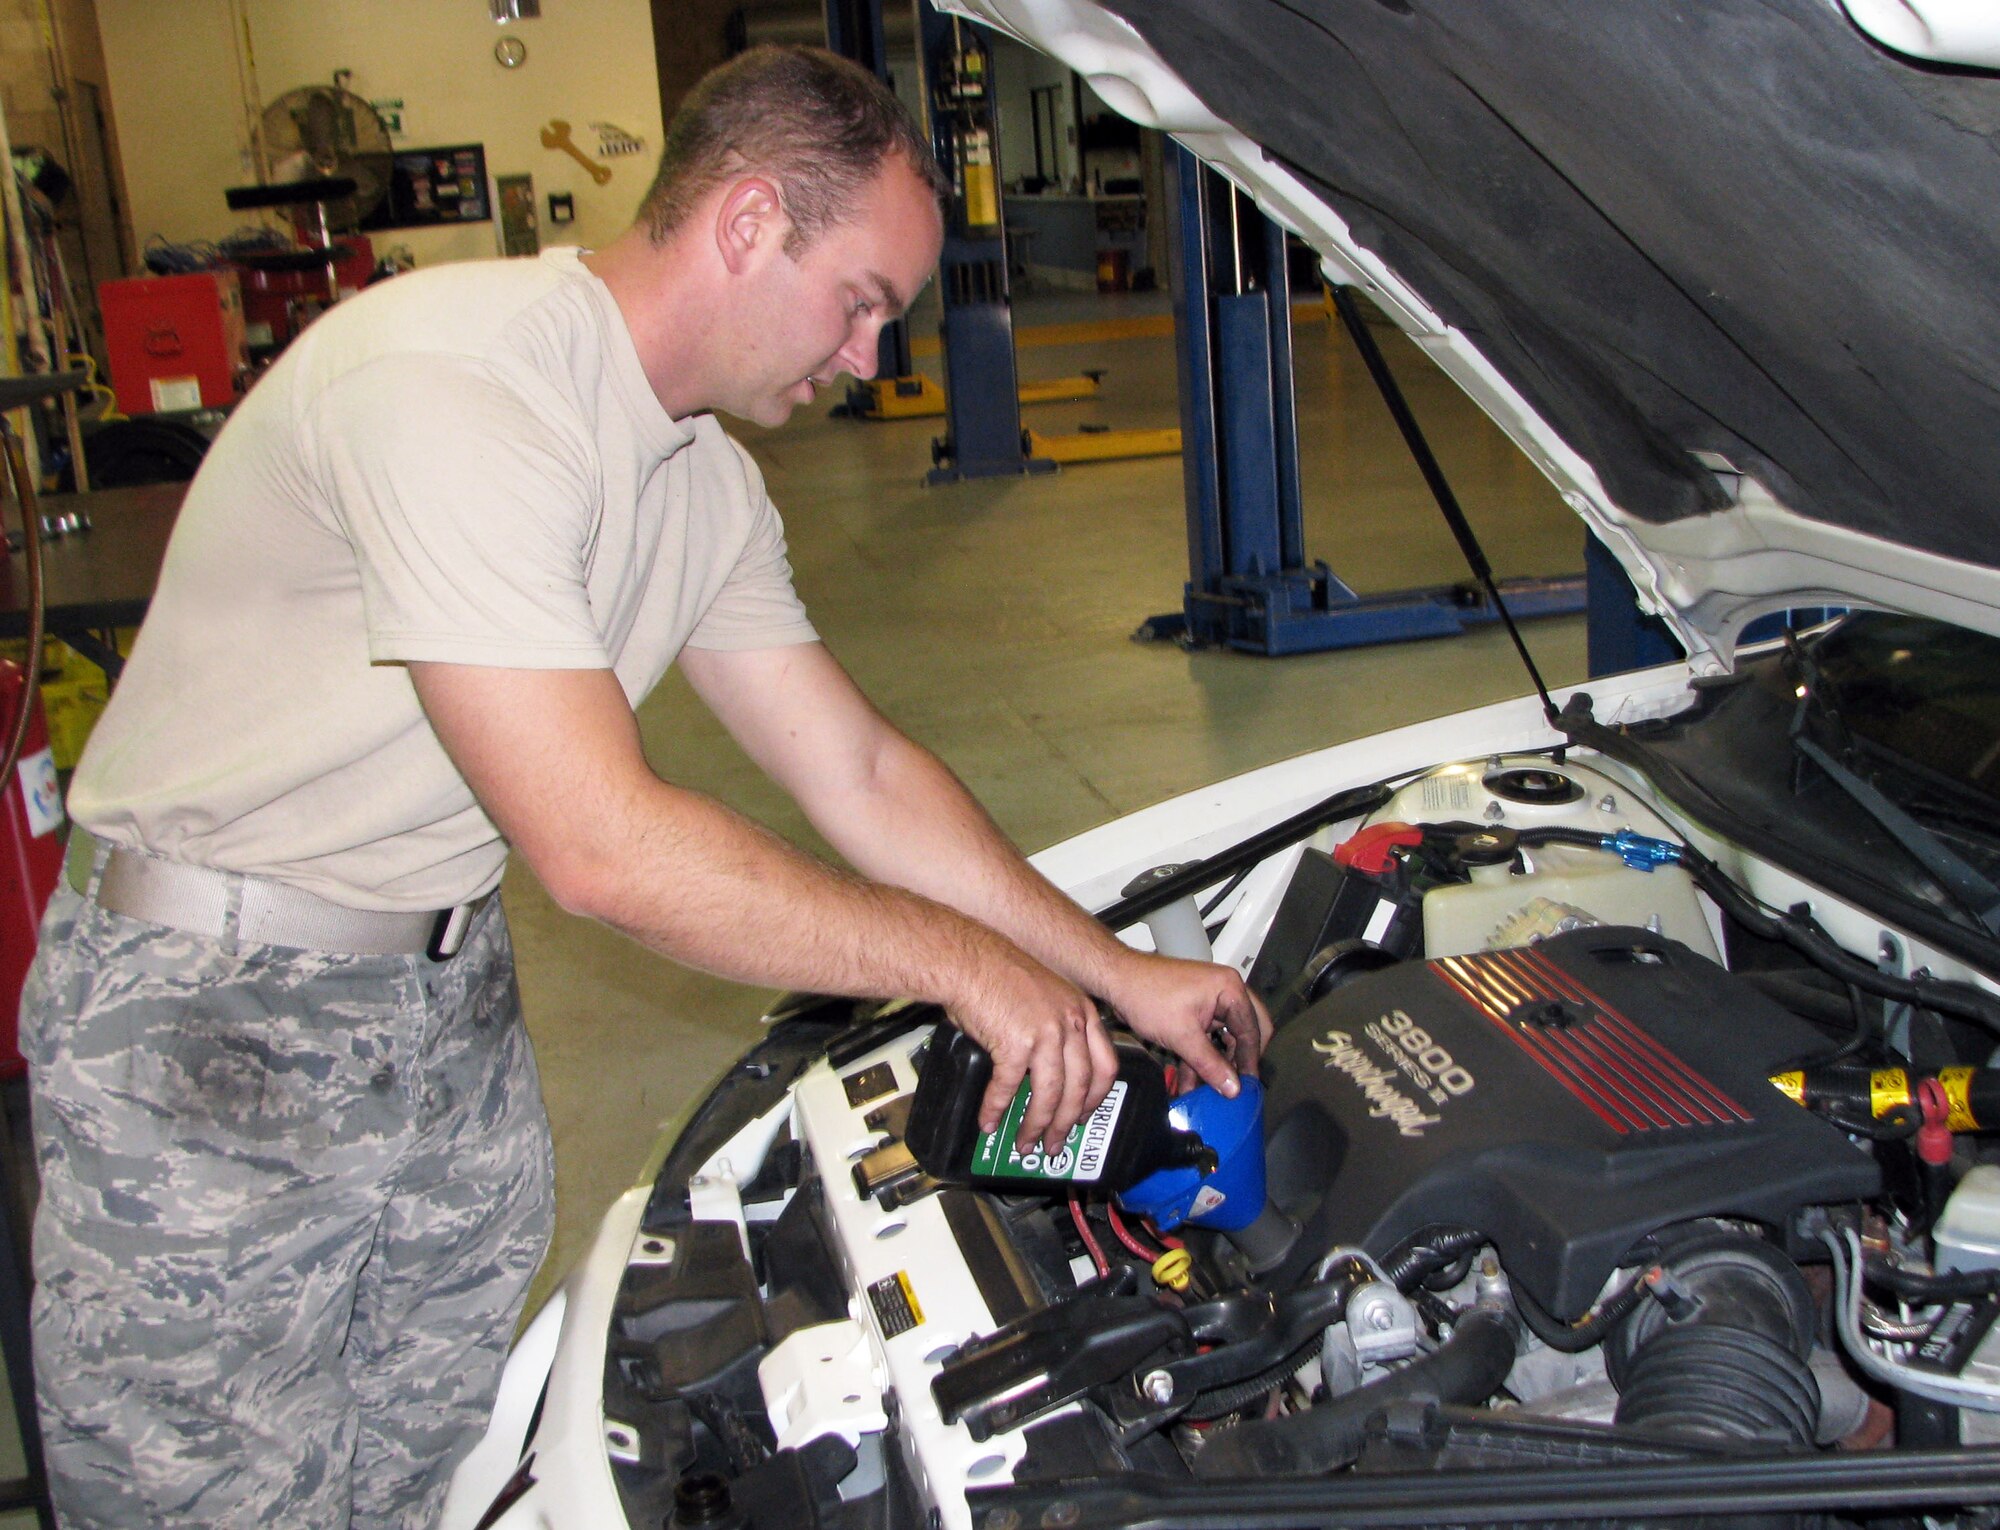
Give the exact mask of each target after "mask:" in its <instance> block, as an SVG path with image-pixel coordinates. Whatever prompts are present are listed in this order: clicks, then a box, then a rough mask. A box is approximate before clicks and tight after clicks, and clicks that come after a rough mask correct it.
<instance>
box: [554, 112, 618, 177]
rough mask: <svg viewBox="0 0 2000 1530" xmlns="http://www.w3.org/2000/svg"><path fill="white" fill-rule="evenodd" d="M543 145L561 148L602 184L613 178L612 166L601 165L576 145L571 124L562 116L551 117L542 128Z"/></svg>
mask: <svg viewBox="0 0 2000 1530" xmlns="http://www.w3.org/2000/svg"><path fill="white" fill-rule="evenodd" d="M542 147H543V148H545V149H561V150H562V151H563V153H565V154H567V155H568V156H569V157H570V158H571V159H573V160H575V161H576V162H577V163H578V164H579V165H581V166H583V168H584V169H586V170H588V171H589V172H590V178H591V179H592V180H593V181H595V182H597V184H598V185H600V186H602V185H603V184H604V183H605V182H606V181H608V180H610V179H611V167H610V166H609V165H600V164H599V163H598V162H597V161H596V160H594V159H592V158H591V157H590V156H589V155H587V154H585V153H584V152H583V150H581V149H579V148H578V147H577V146H576V140H575V139H573V138H571V137H570V136H569V124H568V123H567V122H564V121H563V120H562V118H560V117H555V118H551V119H550V121H549V125H548V126H547V127H545V128H543V129H542Z"/></svg>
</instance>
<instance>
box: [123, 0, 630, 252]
mask: <svg viewBox="0 0 2000 1530" xmlns="http://www.w3.org/2000/svg"><path fill="white" fill-rule="evenodd" d="M97 10H98V24H99V29H100V31H101V33H102V36H103V41H104V54H105V58H106V61H107V64H108V68H109V74H110V83H111V91H112V96H113V99H114V100H115V102H116V104H117V112H118V127H119V138H120V140H121V146H122V153H123V160H124V170H125V184H126V186H127V187H128V189H129V191H130V196H131V221H132V229H133V233H134V234H135V236H136V240H137V242H138V243H139V244H140V245H143V244H144V243H145V241H146V239H147V237H148V236H149V235H151V234H153V233H159V234H161V235H163V236H165V237H166V238H167V239H170V240H174V241H176V242H179V241H185V240H190V239H215V238H219V237H220V236H222V235H224V234H227V233H228V232H229V231H230V230H231V229H233V228H235V227H237V226H238V225H239V224H240V223H241V222H242V221H244V220H243V216H242V215H239V214H235V213H232V212H230V211H229V209H228V208H227V207H226V206H224V204H223V200H222V193H223V189H224V188H225V187H228V186H236V185H244V184H248V183H250V182H252V181H254V180H255V179H256V178H257V177H256V170H255V167H254V165H253V163H252V161H251V156H250V140H249V131H248V127H247V121H246V118H247V114H246V112H245V110H244V107H243V104H242V103H243V101H244V99H245V97H244V89H243V86H242V85H241V84H240V83H239V80H240V79H241V77H242V76H243V75H244V74H245V73H247V72H248V71H247V69H246V68H245V67H244V66H245V64H247V65H249V66H250V67H254V70H255V76H256V85H257V90H258V93H259V95H260V96H261V97H262V99H263V101H265V102H269V101H271V100H273V99H275V98H276V97H277V96H278V95H280V94H282V93H283V92H284V91H286V90H289V89H291V88H292V87H294V86H298V85H310V84H320V83H330V82H331V81H332V78H333V73H334V71H335V70H336V69H347V70H351V71H352V78H351V79H350V80H349V82H348V88H349V89H350V90H352V91H354V92H355V93H356V94H357V95H360V96H363V97H365V98H367V99H369V100H371V101H373V100H380V99H383V98H392V97H399V98H401V100H402V101H403V108H402V126H403V131H402V133H401V134H400V135H399V136H398V137H397V138H396V140H395V143H396V146H397V147H398V148H403V147H410V148H423V147H427V146H430V145H436V144H454V143H484V144H485V145H486V162H487V169H488V170H489V171H490V172H491V173H492V174H495V175H508V174H516V173H522V172H525V173H528V174H531V175H533V176H534V178H535V194H536V204H537V206H538V208H539V209H540V210H541V213H542V216H543V225H542V239H543V242H544V243H545V244H558V243H562V244H572V243H573V244H584V245H600V244H603V243H606V242H608V241H609V240H610V239H611V238H612V237H613V236H614V235H616V234H617V233H618V232H619V230H621V229H622V228H624V226H625V225H626V224H627V223H628V222H630V220H631V216H632V213H633V210H634V209H635V208H636V207H637V206H638V202H639V198H640V197H641V196H642V195H643V194H644V192H645V189H646V186H647V184H648V183H649V182H650V180H651V179H652V172H653V167H654V162H655V160H656V158H657V156H658V152H659V145H660V136H661V119H660V90H659V79H658V75H657V73H656V70H655V59H654V39H653V24H652V5H651V0H543V5H542V15H541V17H540V18H539V19H537V20H533V21H525V22H519V23H515V24H513V25H512V26H511V27H509V28H505V29H503V28H500V27H496V26H495V25H494V24H493V22H492V20H491V19H490V16H489V13H488V10H487V6H486V0H311V3H309V4H308V3H301V0H173V3H171V4H162V3H161V0H97ZM232 12H234V13H235V15H236V17H237V18H239V19H240V20H241V22H243V23H245V24H246V26H247V32H248V36H249V40H250V51H249V53H248V55H247V57H246V56H245V55H244V54H243V53H242V52H241V50H240V49H239V48H238V46H237V43H236V38H235V27H234V26H233V25H232ZM504 31H513V32H514V33H516V34H517V35H518V36H519V37H520V38H521V39H522V41H523V42H525V43H526V44H527V46H528V59H527V62H526V63H524V64H523V65H522V66H521V67H520V68H518V69H514V70H507V69H503V68H501V67H500V65H499V64H498V63H496V62H495V61H494V58H493V45H494V43H495V42H496V41H498V40H499V38H500V37H501V36H502V35H503V32H504ZM558 117H559V118H563V119H566V120H567V121H569V122H570V123H571V125H572V130H573V133H574V136H575V137H576V139H577V141H578V142H579V144H580V145H581V146H582V147H583V148H584V150H585V152H586V153H593V152H594V149H595V144H596V135H595V134H594V133H592V132H591V130H590V124H591V123H593V122H610V123H613V124H615V125H617V126H618V127H620V128H623V129H624V130H625V131H626V132H628V133H632V134H635V135H637V136H638V137H640V138H643V139H644V140H645V142H646V151H645V152H644V153H643V154H636V155H630V156H626V157H622V158H618V159H612V160H606V161H603V163H605V164H608V165H609V166H610V167H611V170H612V176H611V180H610V182H609V183H608V184H606V185H604V186H602V187H600V186H598V185H597V184H596V183H595V182H593V181H592V180H591V178H590V176H589V175H588V174H587V173H586V172H585V171H584V169H583V167H582V166H581V165H579V164H577V163H576V162H575V161H574V160H572V159H570V158H569V157H568V156H567V155H565V154H561V153H559V152H557V151H554V150H550V149H545V148H543V147H542V144H541V139H540V136H539V135H540V131H541V127H542V125H543V124H544V123H545V122H547V121H548V120H549V119H551V118H558ZM551 191H568V192H570V193H572V194H573V195H574V196H575V198H576V222H575V223H574V224H571V225H570V226H569V227H568V228H567V229H556V228H552V227H550V226H549V224H548V222H547V208H548V194H549V193H550V192H551ZM371 237H373V238H374V240H375V243H376V246H377V248H378V249H381V248H385V247H386V246H387V245H390V244H407V245H408V246H409V247H410V249H411V251H412V253H414V254H415V256H416V257H417V261H418V264H420V265H435V264H438V263H440V262H443V261H448V260H467V259H478V258H482V257H486V256H490V255H494V254H496V253H497V252H498V243H499V233H498V225H497V224H494V223H479V224H471V225H463V226H459V227H453V228H441V229H402V230H390V231H383V232H380V233H377V234H374V235H373V236H371Z"/></svg>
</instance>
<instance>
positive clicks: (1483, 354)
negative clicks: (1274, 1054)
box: [947, 0, 2000, 668]
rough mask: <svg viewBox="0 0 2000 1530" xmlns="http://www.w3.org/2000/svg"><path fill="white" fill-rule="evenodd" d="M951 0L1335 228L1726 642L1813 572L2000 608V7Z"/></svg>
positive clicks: (1863, 587)
mask: <svg viewBox="0 0 2000 1530" xmlns="http://www.w3.org/2000/svg"><path fill="white" fill-rule="evenodd" d="M947 4H948V6H949V8H950V9H952V10H955V11H958V12H960V13H961V14H963V15H966V16H968V17H971V18H973V19H975V20H979V21H983V22H987V23H989V24H992V25H994V26H997V27H999V28H1000V29H1001V30H1003V31H1005V32H1007V33H1009V34H1011V35H1013V36H1015V37H1018V38H1019V39H1021V40H1022V41H1024V42H1026V43H1028V44H1030V45H1031V46H1033V47H1036V48H1038V49H1040V50H1042V51H1044V52H1046V53H1049V54H1052V55H1054V56H1055V57H1057V58H1060V59H1062V60H1063V61H1064V62H1066V63H1067V64H1069V65H1070V66H1071V67H1072V68H1074V69H1076V70H1077V71H1078V72H1079V73H1080V74H1082V75H1083V76H1084V77H1085V78H1086V79H1088V80H1089V82H1090V84H1091V86H1092V88H1093V89H1095V90H1096V91H1097V92H1098V93H1099V94H1100V95H1101V96H1102V97H1103V98H1104V99H1105V100H1106V101H1107V102H1108V103H1110V104H1111V105H1112V106H1113V107H1114V108H1116V109H1117V110H1119V111H1120V112H1122V113H1124V114H1125V115H1127V116H1129V117H1131V118H1133V119H1134V120H1136V121H1138V122H1141V123H1143V124H1145V125H1147V126H1151V127H1157V128H1161V129H1164V130H1166V131H1167V132H1170V133H1171V134H1173V136H1174V137H1176V138H1177V139H1179V140H1180V141H1181V142H1182V143H1184V144H1186V145H1187V146H1188V148H1190V149H1191V150H1192V151H1193V152H1194V153H1196V154H1197V155H1199V156H1200V157H1201V158H1203V159H1204V160H1207V161H1208V162H1209V163H1211V164H1213V165H1215V166H1216V167H1217V168H1218V169H1220V170H1221V171H1222V172H1223V173H1224V174H1226V175H1228V176H1229V177H1230V178H1231V179H1233V180H1235V181H1237V182H1238V183H1239V184H1241V185H1242V186H1244V187H1245V188H1246V189H1247V190H1248V191H1250V192H1251V193H1252V194H1253V195H1254V196H1255V197H1256V199H1257V200H1258V202H1259V203H1260V204H1261V205H1262V206H1263V207H1264V208H1265V210H1266V211H1267V212H1269V213H1270V214H1271V216H1273V217H1274V218H1276V219H1277V220H1278V221H1279V222H1280V223H1283V224H1284V225H1286V226H1287V227H1289V228H1291V229H1293V230H1295V231H1296V232H1298V233H1299V234H1300V235H1302V236H1303V237H1304V238H1305V239H1306V240H1307V241H1308V242H1310V243H1311V244H1312V245H1313V246H1314V247H1315V248H1316V249H1317V250H1318V251H1319V252H1320V253H1321V255H1322V257H1323V259H1324V264H1325V269H1326V272H1327V274H1328V276H1329V277H1330V278H1331V279H1332V280H1335V281H1337V282H1342V283H1351V284H1353V285H1355V286H1358V287H1359V288H1361V290H1363V291H1364V292H1365V293H1367V294H1368V296H1369V297H1370V298H1371V299H1372V300H1373V301H1374V302H1375V303H1376V304H1377V305H1378V306H1379V307H1380V308H1381V309H1382V310H1383V311H1384V312H1385V313H1387V314H1388V315H1389V316H1390V317H1391V318H1392V319H1393V320H1394V321H1395V322H1396V323H1398V324H1399V325H1401V326H1402V328H1403V329H1405V330H1406V331H1407V332H1408V333H1409V334H1410V335H1411V336H1412V337H1413V338H1414V339H1415V340H1416V342H1417V343H1418V344H1419V345H1421V346H1422V347H1423V348H1424V350H1425V351H1426V352H1428V353H1429V354H1430V356H1431V357H1432V358H1433V359H1434V360H1435V361H1436V362H1437V364H1438V365H1439V366H1441V367H1442V368H1444V370H1445V371H1446V372H1448V373H1449V374H1451V375H1452V377H1454V378H1455V379H1456V380H1457V381H1458V382H1459V383H1460V385H1461V386H1463V387H1464V388H1465V389H1466V391H1467V392H1468V393H1470V394H1471V395H1472V397H1473V398H1474V399H1475V400H1477V401H1478V402H1479V403H1480V404H1481V406H1482V407H1484V408H1485V409H1486V410H1487V411H1488V412H1489V413H1490V414H1491V415H1492V416H1493V417H1494V418H1495V419H1496V420H1497V421H1498V422H1499V423H1500V424H1501V426H1502V427H1503V428H1504V429H1506V430H1507V431H1508V433H1509V434H1510V435H1512V436H1513V438H1514V439H1515V440H1516V441H1517V442H1518V443H1519V444H1520V446H1521V448H1522V449H1523V450H1524V451H1525V452H1526V453H1527V454H1528V456H1529V457H1530V458H1531V459H1532V460H1533V461H1535V462H1536V463H1537V464H1538V465H1539V466H1540V467H1541V468H1542V469H1543V470H1544V471H1545V472H1546V473H1547V474H1548V476H1549V477H1550V478H1551V479H1552V480H1553V481H1554V482H1555V483H1556V485H1557V487H1558V488H1559V489H1560V490H1561V491H1562V493H1563V495H1564V497H1565V499H1566V500H1567V501H1568V503H1569V504H1570V505H1571V506H1572V507H1573V508H1574V509H1576V511H1577V512H1578V513H1579V514H1580V515H1582V516H1583V518H1584V519H1585V520H1586V521H1588V522H1589V523H1590V524H1591V526H1592V527H1593V529H1594V530H1595V531H1596V533H1597V535H1598V536H1600V537H1601V538H1602V539H1603V540H1604V542H1605V543H1606V544H1607V545H1608V546H1609V547H1610V548H1611V549H1612V550H1613V552H1614V553H1615V554H1616V555H1617V556H1618V558H1619V559H1620V561H1621V562H1622V563H1623V564H1624V565H1625V567H1626V569H1627V571H1628V572H1629V573H1630V574H1631V576H1632V579H1633V582H1634V584H1635V586H1636V587H1637V588H1638V590H1639V591H1640V600H1641V604H1642V605H1644V606H1646V607H1647V608H1649V609H1651V610H1653V611H1655V612H1656V613H1657V614H1659V615H1661V616H1662V617H1664V618H1665V619H1666V620H1667V621H1668V622H1669V623H1670V624H1671V625H1672V626H1673V627H1674V628H1675V629H1676V631H1677V633H1678V635H1679V636H1680V638H1681V640H1682V641H1683V643H1684V644H1685V645H1687V647H1688V649H1689V651H1690V654H1691V656H1692V657H1693V659H1694V661H1695V662H1696V664H1697V665H1698V666H1701V667H1705V668H1708V667H1721V666H1725V665H1727V664H1728V663H1729V662H1730V660H1731V658H1732V656H1733V650H1734V645H1735V641H1736V637H1737V635H1738V634H1739V633H1740V632H1741V630H1742V628H1743V626H1744V625H1745V624H1746V623H1747V622H1749V621H1750V620H1751V619H1753V618H1754V617H1756V616H1758V615H1760V614H1762V613H1764V612H1766V611H1770V610H1774V609H1782V608H1784V607H1787V606H1801V605H1819V604H1847V605H1859V606H1878V607H1886V608H1890V609H1897V610H1902V611H1907V612H1912V613H1917V614H1921V615H1925V616H1931V617H1935V618H1938V619H1940V620H1944V621H1948V622H1953V623H1956V624H1959V625H1962V626H1967V627H1972V628H1976V629H1978V630H1981V631H1985V632H1989V633H1996V634H2000V302H1996V301H1995V297H1996V283H2000V78H1996V77H1994V76H1992V75H1989V74H1986V73H1981V72H1979V71H1978V70H1977V69H1975V68H1972V67H1967V66H1969V65H1978V64H1991V63H1993V62H1994V61H1995V59H2000V27H1996V24H1995V22H1994V21H1993V20H1992V19H1990V18H1989V17H1988V16H1986V15H1976V14H1974V13H1975V12H1986V11H1987V10H1988V8H1987V7H1985V6H1969V5H1967V4H1964V3H1963V0H1957V3H1955V0H1894V3H1890V0H1849V9H1844V8H1843V7H1842V6H1840V5H1837V4H1835V3H1834V0H1701V3H1700V4H1696V5H1688V4H1682V3H1673V0H1651V3H1646V0H1632V3H1625V4H1615V5H1611V4H1606V3H1604V0H1231V3H1229V4H1217V3H1215V0H1101V3H1099V0H947ZM1850 9H1851V12H1852V13H1851V14H1850ZM1895 49H1909V50H1911V51H1910V52H1898V51H1894V50H1895ZM1917 54H1924V55H1928V57H1918V56H1915V55H1917ZM1940 59H1942V60H1948V61H1956V62H1939V61H1938V60H1940Z"/></svg>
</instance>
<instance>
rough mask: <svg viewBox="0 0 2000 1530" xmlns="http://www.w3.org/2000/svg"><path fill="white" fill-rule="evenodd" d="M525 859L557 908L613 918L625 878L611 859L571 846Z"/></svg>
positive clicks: (582, 847)
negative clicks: (617, 898) (618, 894)
mask: <svg viewBox="0 0 2000 1530" xmlns="http://www.w3.org/2000/svg"><path fill="white" fill-rule="evenodd" d="M526 859H527V862H528V868H529V870H531V871H533V872H534V874H535V879H536V880H537V881H539V882H540V883H541V884H542V889H543V891H545V892H546V893H548V895H549V897H550V899H551V900H553V901H554V903H555V905H556V907H557V908H559V909H561V910H562V911H563V912H564V913H566V914H575V915H577V916H579V917H580V918H584V919H600V920H608V919H610V917H611V915H612V912H613V908H614V905H615V902H616V897H617V893H618V891H619V890H620V889H621V888H622V887H623V886H624V885H625V880H626V879H625V878H624V876H623V875H622V874H621V873H620V870H619V868H618V866H617V865H616V864H615V863H614V862H613V861H611V860H610V859H609V858H607V857H605V856H603V855H599V854H594V853H592V852H591V851H590V850H589V849H588V848H586V847H584V846H581V845H574V844H572V845H564V846H560V847H554V848H549V849H544V850H542V851H540V852H539V853H531V854H528V855H527V857H526Z"/></svg>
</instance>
